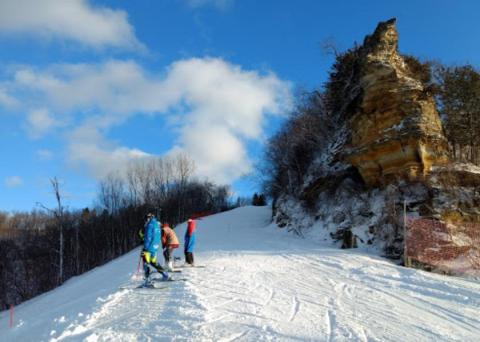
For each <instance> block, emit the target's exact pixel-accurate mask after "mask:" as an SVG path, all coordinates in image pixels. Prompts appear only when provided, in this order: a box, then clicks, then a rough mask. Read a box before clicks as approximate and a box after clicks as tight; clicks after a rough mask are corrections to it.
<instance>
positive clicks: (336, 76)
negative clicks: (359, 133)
mask: <svg viewBox="0 0 480 342" xmlns="http://www.w3.org/2000/svg"><path fill="white" fill-rule="evenodd" d="M361 53H362V51H361V48H360V47H358V46H354V47H353V48H351V49H349V50H347V51H345V52H343V53H337V52H336V51H335V62H334V64H333V65H332V67H331V69H330V72H329V77H328V80H327V81H326V82H325V84H324V85H323V86H322V87H321V88H319V89H316V90H314V91H312V92H303V93H301V94H300V95H298V96H297V104H296V106H295V108H294V110H293V111H292V113H291V115H290V117H289V119H288V120H287V121H286V122H285V123H284V124H283V126H282V127H281V128H280V129H279V131H278V132H277V133H276V134H275V135H274V136H273V137H272V138H271V139H270V140H269V142H268V144H267V148H266V151H265V156H264V160H263V164H262V165H261V168H260V169H261V170H260V172H261V174H262V175H263V177H264V182H263V186H264V191H265V193H266V194H268V195H269V196H270V197H272V198H273V203H275V200H276V198H278V197H279V196H280V195H281V194H287V195H291V196H294V197H298V196H300V194H301V192H302V189H303V186H304V184H305V177H307V175H312V172H313V173H314V172H316V170H318V168H317V167H315V165H314V164H315V163H317V162H320V161H321V160H322V158H323V159H325V158H329V157H331V155H330V154H329V153H326V148H327V147H328V148H330V149H335V144H336V143H338V144H341V142H342V139H344V138H345V137H343V136H340V135H339V134H341V132H342V129H341V128H342V125H344V124H345V122H346V121H347V120H348V115H349V114H350V113H351V110H350V108H351V107H352V106H355V105H356V104H357V101H358V100H359V99H361V94H360V92H361V88H360V87H358V80H359V76H360V74H361V73H360V65H359V62H360V58H361ZM404 58H405V62H406V64H407V67H408V70H409V72H410V73H411V74H412V76H414V77H415V78H417V79H418V80H420V81H421V82H422V83H423V85H424V89H425V92H426V93H428V94H430V95H432V96H433V97H434V99H435V101H436V106H437V110H438V112H439V114H440V117H441V120H442V123H443V127H444V132H445V136H446V138H447V139H448V143H449V149H450V157H451V159H452V160H454V161H459V162H469V163H474V164H476V165H480V134H479V132H480V73H479V71H478V70H477V69H476V68H474V67H473V66H472V65H464V66H445V65H442V64H441V63H439V62H432V61H427V62H421V61H419V60H418V59H417V58H415V57H412V56H404ZM323 162H325V160H323ZM327 163H330V164H331V165H333V164H334V163H335V161H334V160H330V161H327ZM307 170H310V171H309V172H307Z"/></svg>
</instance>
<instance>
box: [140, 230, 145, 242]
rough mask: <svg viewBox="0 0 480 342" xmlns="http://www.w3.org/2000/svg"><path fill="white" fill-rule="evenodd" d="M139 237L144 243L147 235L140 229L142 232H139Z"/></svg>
mask: <svg viewBox="0 0 480 342" xmlns="http://www.w3.org/2000/svg"><path fill="white" fill-rule="evenodd" d="M138 236H139V237H140V240H142V241H143V239H144V237H145V235H144V234H143V229H140V230H139V231H138Z"/></svg>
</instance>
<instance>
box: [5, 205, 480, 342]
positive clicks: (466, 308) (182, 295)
mask: <svg viewBox="0 0 480 342" xmlns="http://www.w3.org/2000/svg"><path fill="white" fill-rule="evenodd" d="M269 218H270V211H269V209H268V208H264V207H263V208H262V207H244V208H239V209H236V210H233V211H230V212H226V213H222V214H219V215H215V216H211V217H207V218H204V219H202V220H199V221H198V225H197V227H198V232H197V238H198V241H197V249H196V253H195V258H196V262H197V264H205V265H206V266H207V267H206V268H194V269H185V270H184V272H183V273H182V274H181V275H179V274H175V276H177V277H179V276H180V277H185V278H188V281H186V282H173V283H168V284H166V285H168V288H166V289H155V290H145V289H143V290H142V291H138V290H125V289H123V290H122V289H119V286H120V285H121V284H124V283H126V282H128V281H129V280H130V278H131V277H132V276H133V275H134V274H135V272H136V270H137V265H138V255H139V250H136V251H133V252H131V253H130V254H127V255H125V256H123V257H121V258H119V259H117V260H115V261H113V262H111V263H109V264H108V265H105V266H103V267H99V268H97V269H95V270H93V271H91V272H89V273H87V274H85V275H82V276H80V277H77V278H75V279H71V280H69V281H68V282H67V283H66V284H65V285H63V286H62V287H60V288H58V289H56V290H54V291H51V292H49V293H47V294H44V295H42V296H39V297H37V298H35V299H33V300H30V301H28V302H25V303H24V304H22V305H20V306H18V307H16V308H15V321H14V327H13V328H8V320H9V317H8V312H7V311H4V312H1V313H0V341H172V340H179V341H234V340H235V341H292V340H295V341H441V340H444V341H478V340H479V338H480V283H479V282H477V281H474V280H466V279H460V278H453V277H445V276H440V275H436V274H430V273H426V272H422V271H417V270H413V269H405V268H402V267H399V266H396V265H394V264H392V263H391V262H389V261H387V260H384V259H381V258H379V257H376V256H372V255H368V254H364V253H361V252H358V251H351V250H349V251H345V250H339V249H335V248H331V247H329V246H322V245H319V244H318V242H316V241H310V240H304V239H300V238H296V237H294V236H293V235H291V234H288V233H286V232H285V231H284V230H279V229H278V228H276V227H275V226H273V225H269ZM184 229H185V227H184V225H182V226H180V227H179V228H177V230H178V234H179V236H180V237H181V236H183V231H184ZM176 253H177V255H178V256H180V254H181V251H177V252H176Z"/></svg>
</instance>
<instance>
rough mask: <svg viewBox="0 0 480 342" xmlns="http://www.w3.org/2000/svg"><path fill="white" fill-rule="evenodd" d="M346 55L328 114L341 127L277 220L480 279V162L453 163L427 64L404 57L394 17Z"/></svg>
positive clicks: (283, 202) (279, 206) (280, 206)
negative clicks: (424, 69)
mask: <svg viewBox="0 0 480 342" xmlns="http://www.w3.org/2000/svg"><path fill="white" fill-rule="evenodd" d="M344 56H347V57H348V58H345V59H342V60H341V61H342V63H345V64H343V65H342V66H343V67H344V69H342V70H347V72H345V71H343V73H341V74H340V76H341V78H340V76H339V78H338V79H340V82H339V83H337V84H341V86H339V87H336V88H335V91H336V92H335V95H338V96H337V97H335V99H338V101H339V105H338V106H336V107H335V108H340V109H339V110H338V113H337V112H334V111H332V113H330V114H331V115H332V116H334V117H335V118H336V119H337V120H336V122H338V129H335V130H333V132H332V135H331V137H329V138H331V141H329V144H325V146H326V147H325V148H324V150H321V151H319V156H318V158H317V159H315V161H314V162H313V163H312V165H311V166H310V168H309V171H308V173H307V177H305V179H306V181H305V182H304V184H303V185H302V187H301V188H300V189H298V194H299V195H298V197H294V196H292V195H284V196H283V197H280V198H279V199H278V201H277V202H276V208H275V212H274V218H275V219H276V220H277V222H280V221H281V223H282V226H284V227H286V228H287V229H289V230H293V231H295V232H299V235H302V234H303V231H308V230H309V228H310V227H311V226H315V225H318V226H321V227H322V229H324V230H327V231H328V232H330V236H331V237H332V239H334V240H338V239H339V238H340V237H341V236H343V237H345V236H346V237H347V238H348V237H349V236H350V237H355V236H357V237H359V239H358V241H359V242H358V244H359V246H360V247H363V248H370V246H372V248H379V249H381V250H382V253H383V254H384V255H387V256H389V257H391V258H394V259H402V258H403V257H405V260H410V259H411V261H412V264H413V265H417V266H419V267H424V268H426V269H432V270H433V269H439V268H440V269H442V271H444V272H449V273H457V272H458V273H465V272H466V271H468V272H470V273H472V274H478V275H479V276H480V247H479V246H480V167H477V166H474V165H471V164H458V163H453V162H452V161H451V160H449V159H450V158H449V152H448V141H447V139H446V137H445V135H444V134H443V128H442V122H441V120H440V117H439V115H438V112H437V110H436V108H435V102H434V99H433V97H432V95H431V94H429V92H428V89H426V88H425V86H424V83H423V82H422V80H421V75H422V74H421V70H420V72H419V70H418V69H415V67H416V65H415V63H413V62H412V59H409V57H404V56H402V55H400V54H399V53H398V34H397V31H396V28H395V20H394V19H391V20H388V21H386V22H383V23H380V24H379V25H378V27H377V28H376V30H375V32H374V33H373V34H372V35H369V36H367V37H366V38H365V40H364V43H363V45H362V46H360V47H357V48H355V49H351V50H349V51H347V52H346V53H345V55H344ZM335 70H339V69H338V68H337V69H335ZM338 79H335V80H338ZM332 82H333V81H332ZM342 82H343V83H342ZM335 104H337V103H335ZM303 210H308V214H307V213H306V212H305V211H303ZM407 222H410V223H407ZM406 223H407V224H406ZM405 226H407V227H405ZM346 232H350V233H347V235H345V233H346ZM410 232H412V234H410ZM405 233H406V234H407V236H406V238H405ZM407 244H408V245H409V248H408V254H407V253H406V251H407V248H406V245H407ZM362 245H363V246H362Z"/></svg>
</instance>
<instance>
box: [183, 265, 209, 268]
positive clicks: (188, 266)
mask: <svg viewBox="0 0 480 342" xmlns="http://www.w3.org/2000/svg"><path fill="white" fill-rule="evenodd" d="M175 267H176V268H205V267H207V266H205V265H195V266H190V265H178V266H175Z"/></svg>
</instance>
